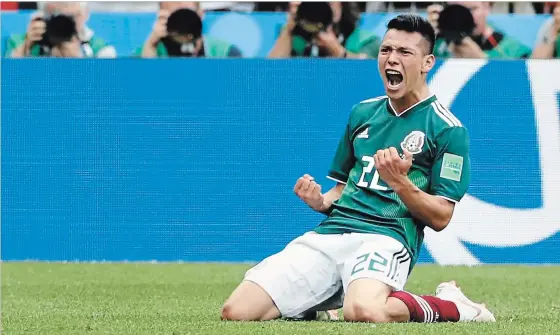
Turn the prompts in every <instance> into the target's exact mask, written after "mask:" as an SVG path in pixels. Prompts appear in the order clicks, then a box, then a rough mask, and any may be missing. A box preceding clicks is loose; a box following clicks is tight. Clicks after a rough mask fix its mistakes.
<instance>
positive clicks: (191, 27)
mask: <svg viewBox="0 0 560 335" xmlns="http://www.w3.org/2000/svg"><path fill="white" fill-rule="evenodd" d="M167 31H169V32H170V33H178V34H181V35H189V34H190V35H193V37H194V38H195V39H196V38H199V37H201V36H202V20H201V19H200V16H198V13H197V12H195V11H193V10H191V9H187V8H182V9H178V10H176V11H174V12H173V13H171V15H169V18H168V19H167Z"/></svg>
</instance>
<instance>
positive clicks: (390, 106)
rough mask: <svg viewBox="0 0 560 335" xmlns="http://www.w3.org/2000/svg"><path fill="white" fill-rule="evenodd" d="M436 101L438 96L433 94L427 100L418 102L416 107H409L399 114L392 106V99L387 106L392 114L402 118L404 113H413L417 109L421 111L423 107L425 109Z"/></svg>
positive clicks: (388, 100)
mask: <svg viewBox="0 0 560 335" xmlns="http://www.w3.org/2000/svg"><path fill="white" fill-rule="evenodd" d="M435 100H437V98H436V95H435V94H432V95H430V96H428V97H427V98H425V99H423V100H420V101H418V102H417V103H415V104H414V105H412V106H410V107H408V108H407V109H405V110H404V111H402V112H401V113H397V111H396V110H395V109H394V108H393V105H391V99H389V98H387V105H388V106H389V109H390V110H391V112H393V114H394V115H395V116H401V115H403V114H404V113H406V112H408V111H411V110H413V109H415V108H417V109H421V108H422V107H425V106H427V105H429V104H431V103H432V102H434V101H435Z"/></svg>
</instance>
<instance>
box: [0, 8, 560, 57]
mask: <svg viewBox="0 0 560 335" xmlns="http://www.w3.org/2000/svg"><path fill="white" fill-rule="evenodd" d="M299 5H300V3H299V2H227V1H222V2H201V3H198V2H151V1H146V2H134V1H132V2H111V1H108V2H105V1H104V2H96V1H91V2H48V3H47V2H45V3H42V2H2V50H3V52H2V54H3V55H4V56H5V57H27V56H37V55H53V56H57V55H59V54H60V49H61V45H64V47H63V49H64V50H65V51H66V52H67V53H69V55H66V57H80V56H83V57H99V58H101V57H167V56H169V57H177V56H182V57H188V56H193V55H196V56H202V57H245V58H255V57H257V58H285V57H343V56H344V55H346V56H347V55H348V54H350V57H354V56H357V57H369V58H374V57H375V56H376V54H377V47H378V44H379V41H380V39H381V38H382V37H383V33H384V30H385V25H386V23H387V22H388V21H389V20H390V19H391V18H392V17H394V15H396V13H399V12H414V13H419V14H421V15H424V16H426V17H427V18H429V19H430V22H432V24H433V25H434V27H435V28H436V29H437V31H438V34H439V35H438V36H439V41H438V44H437V46H436V51H435V53H436V55H437V56H438V57H456V58H476V57H479V58H480V57H483V55H482V53H484V54H486V56H488V57H491V58H510V59H511V58H529V57H531V58H554V57H557V56H558V52H557V50H558V41H559V39H558V36H559V31H560V3H558V2H464V3H463V2H453V3H450V4H446V3H445V2H330V3H314V4H311V3H306V5H304V6H303V8H300V6H299ZM449 5H451V6H449ZM461 7H463V8H461ZM298 10H299V12H298ZM442 12H443V14H442ZM39 13H40V14H39ZM61 15H62V16H64V15H67V16H68V17H69V18H70V19H71V21H73V22H74V23H75V33H73V32H72V30H73V28H72V27H73V25H72V22H66V21H65V20H64V17H62V18H61ZM53 19H54V20H53ZM47 23H51V24H50V25H47ZM304 23H305V24H304ZM47 27H50V28H51V29H50V30H47ZM315 30H316V32H318V31H323V32H324V34H320V35H319V36H315V35H314V36H315V37H316V38H312V35H313V34H316V32H315V33H314V32H313V31H315ZM45 32H47V34H46V35H45ZM73 35H76V36H77V37H78V38H77V39H75V43H74V44H72V43H68V41H70V40H71V36H73ZM462 35H465V36H469V37H470V38H471V39H472V41H473V42H474V43H463V44H462V45H460V44H453V43H451V42H452V41H453V40H454V39H456V36H462ZM25 36H27V39H26V38H25ZM189 36H190V37H189ZM45 37H46V38H45ZM62 42H64V43H63V44H61V43H62ZM52 43H55V44H56V45H54V46H53V45H49V44H52ZM202 45H203V46H202ZM51 49H54V54H53V51H52V50H51ZM66 49H68V50H66ZM80 49H82V50H80ZM344 50H346V51H347V53H346V54H345V53H344Z"/></svg>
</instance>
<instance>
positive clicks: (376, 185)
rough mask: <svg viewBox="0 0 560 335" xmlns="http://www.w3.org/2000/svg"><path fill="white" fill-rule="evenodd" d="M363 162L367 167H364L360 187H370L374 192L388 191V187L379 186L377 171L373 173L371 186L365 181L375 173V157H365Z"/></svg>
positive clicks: (359, 182)
mask: <svg viewBox="0 0 560 335" xmlns="http://www.w3.org/2000/svg"><path fill="white" fill-rule="evenodd" d="M362 161H364V163H367V165H366V166H365V167H364V169H363V171H362V175H361V176H360V180H359V181H358V186H359V187H369V188H371V189H373V190H380V191H387V190H388V188H387V187H385V186H381V185H379V172H377V169H376V170H375V172H374V173H373V179H372V180H371V182H370V183H369V185H368V182H367V181H366V180H365V179H366V175H368V176H369V175H370V174H371V172H372V171H373V168H374V167H375V160H374V159H373V156H363V157H362ZM368 179H369V178H368Z"/></svg>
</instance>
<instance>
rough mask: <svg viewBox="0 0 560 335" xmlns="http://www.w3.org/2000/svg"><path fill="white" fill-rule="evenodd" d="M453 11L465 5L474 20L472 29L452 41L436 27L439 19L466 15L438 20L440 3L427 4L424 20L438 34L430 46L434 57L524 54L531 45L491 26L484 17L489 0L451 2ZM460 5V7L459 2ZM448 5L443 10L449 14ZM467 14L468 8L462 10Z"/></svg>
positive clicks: (448, 19)
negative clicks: (480, 0) (426, 14)
mask: <svg viewBox="0 0 560 335" xmlns="http://www.w3.org/2000/svg"><path fill="white" fill-rule="evenodd" d="M453 5H454V7H453V12H454V13H453V15H455V14H459V13H463V12H462V11H460V10H464V8H467V9H468V10H470V13H471V15H472V21H474V30H473V31H472V33H469V34H468V36H466V37H461V38H460V42H459V43H456V42H452V41H448V40H446V38H444V37H443V35H444V33H446V32H443V31H439V28H440V25H441V23H442V22H448V23H449V22H450V23H453V24H457V23H456V22H467V21H468V18H465V17H464V16H462V17H451V15H449V16H446V18H445V20H444V21H442V17H443V15H440V14H442V13H443V10H444V7H443V6H441V5H438V4H435V5H431V6H430V7H428V20H429V21H430V22H431V23H432V25H433V26H434V28H435V29H436V33H437V34H438V38H437V39H436V44H435V48H434V54H435V56H436V57H457V58H514V59H516V58H528V57H529V56H530V55H531V49H530V48H529V47H527V46H525V45H523V44H521V43H520V42H518V41H517V40H515V39H513V38H512V37H509V36H506V35H505V34H504V33H502V32H500V31H497V30H496V29H494V28H492V27H491V26H490V25H489V24H488V22H487V17H488V15H489V14H490V3H489V2H458V3H453ZM458 5H460V6H463V7H460V6H458ZM451 6H452V5H449V7H448V8H449V9H450V10H449V11H447V13H446V14H451ZM465 12H466V15H468V11H466V10H465Z"/></svg>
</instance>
